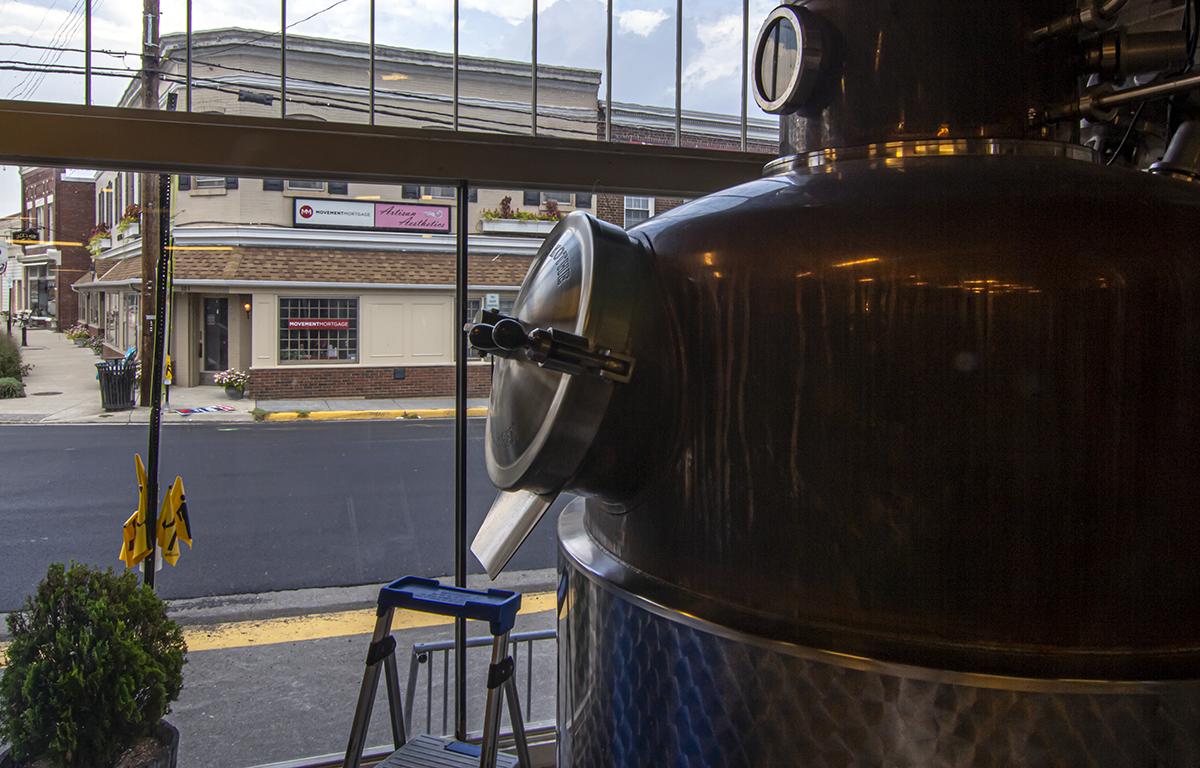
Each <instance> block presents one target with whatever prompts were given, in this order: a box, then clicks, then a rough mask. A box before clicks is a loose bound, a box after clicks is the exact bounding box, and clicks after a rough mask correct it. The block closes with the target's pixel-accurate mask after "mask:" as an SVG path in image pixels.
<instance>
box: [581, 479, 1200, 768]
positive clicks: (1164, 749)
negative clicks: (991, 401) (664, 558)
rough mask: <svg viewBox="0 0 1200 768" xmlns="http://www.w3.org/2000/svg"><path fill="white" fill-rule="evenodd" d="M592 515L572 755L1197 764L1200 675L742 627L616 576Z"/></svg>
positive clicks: (712, 763)
mask: <svg viewBox="0 0 1200 768" xmlns="http://www.w3.org/2000/svg"><path fill="white" fill-rule="evenodd" d="M582 512H583V506H582V504H581V503H575V504H572V505H571V506H570V507H568V509H567V510H566V511H565V512H564V513H563V514H562V516H561V517H560V520H559V571H560V577H561V579H562V581H561V582H560V590H559V601H560V607H559V623H558V633H559V634H558V638H559V676H558V679H559V690H558V723H559V751H558V764H559V765H561V766H572V767H573V768H592V767H593V766H595V767H597V768H599V767H600V766H605V767H607V766H647V765H655V766H696V767H697V768H700V767H701V766H703V768H717V767H718V766H793V765H794V766H806V767H808V768H819V767H821V766H850V765H857V766H883V765H888V766H904V765H911V766H924V767H943V766H944V767H947V768H948V767H950V766H1002V765H1023V766H1072V767H1074V766H1116V765H1121V766H1173V767H1175V766H1197V765H1200V682H1197V681H1185V682H1163V683H1155V682H1146V683H1110V682H1104V681H1061V680H1032V679H1026V678H1003V677H995V676H983V675H970V674H963V673H956V672H946V671H942V670H933V669H923V668H917V667H905V666H900V665H892V664H886V663H882V662H876V661H872V660H870V659H861V658H853V657H839V656H838V655H836V654H832V653H828V652H822V651H817V650H813V649H806V648H800V647H797V646H789V645H786V644H782V643H777V642H768V641H763V640H761V639H757V638H754V637H750V636H746V635H740V634H738V633H734V632H730V631H728V630H726V629H724V628H722V627H719V626H715V625H711V624H706V623H705V622H704V621H703V620H702V618H700V617H697V616H695V615H694V614H685V613H681V612H676V611H674V610H672V609H671V608H670V607H669V606H667V605H663V604H662V603H661V602H658V603H654V602H650V601H647V600H646V599H645V598H644V597H643V596H641V595H639V594H634V593H633V592H631V591H628V590H626V589H624V588H622V587H621V586H618V585H617V584H616V583H614V582H615V581H618V580H624V579H616V578H614V575H615V574H617V573H618V572H619V569H620V568H621V564H620V563H619V562H618V561H616V560H614V559H613V558H612V557H611V556H610V555H608V554H607V553H606V552H604V551H603V550H602V549H600V548H599V547H598V546H596V544H595V542H593V541H592V540H591V539H590V538H589V537H588V536H587V533H586V532H585V531H584V529H583V514H582ZM643 578H644V577H643ZM634 579H636V576H635V577H634ZM624 581H625V583H626V584H629V583H630V582H629V581H627V580H624ZM661 594H662V593H659V595H657V596H661Z"/></svg>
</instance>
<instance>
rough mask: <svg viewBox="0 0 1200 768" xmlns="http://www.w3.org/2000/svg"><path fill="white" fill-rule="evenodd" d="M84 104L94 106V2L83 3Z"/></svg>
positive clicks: (88, 0)
mask: <svg viewBox="0 0 1200 768" xmlns="http://www.w3.org/2000/svg"><path fill="white" fill-rule="evenodd" d="M83 103H84V104H85V105H87V106H89V107H90V106H92V0H84V3H83Z"/></svg>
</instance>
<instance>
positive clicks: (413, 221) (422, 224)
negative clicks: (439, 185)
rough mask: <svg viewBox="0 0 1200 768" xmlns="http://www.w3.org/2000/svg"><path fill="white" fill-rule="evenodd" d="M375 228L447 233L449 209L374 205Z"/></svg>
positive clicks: (431, 206) (428, 206)
mask: <svg viewBox="0 0 1200 768" xmlns="http://www.w3.org/2000/svg"><path fill="white" fill-rule="evenodd" d="M375 227H376V228H377V229H398V230H402V231H405V232H449V231H450V208H449V206H445V205H412V204H409V203H376V204H375Z"/></svg>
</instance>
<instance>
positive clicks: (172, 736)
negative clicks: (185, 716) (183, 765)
mask: <svg viewBox="0 0 1200 768" xmlns="http://www.w3.org/2000/svg"><path fill="white" fill-rule="evenodd" d="M153 735H154V738H155V739H157V740H158V742H159V743H160V744H162V745H163V751H162V752H160V753H159V754H158V756H157V757H154V758H152V759H150V760H148V761H147V762H144V763H142V764H141V765H140V766H138V768H175V765H176V761H177V760H178V757H179V731H178V730H176V728H175V726H173V725H171V724H170V723H168V722H167V721H166V720H159V721H158V725H157V726H155V728H154V734H153ZM0 768H16V763H15V762H14V761H13V759H12V757H11V756H10V755H9V754H8V750H7V749H5V750H3V751H0Z"/></svg>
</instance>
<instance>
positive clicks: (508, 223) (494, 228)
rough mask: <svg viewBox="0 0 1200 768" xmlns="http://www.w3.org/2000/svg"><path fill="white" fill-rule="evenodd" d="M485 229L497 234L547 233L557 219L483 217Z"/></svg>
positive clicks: (482, 222) (487, 231) (486, 231)
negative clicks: (526, 219) (534, 219)
mask: <svg viewBox="0 0 1200 768" xmlns="http://www.w3.org/2000/svg"><path fill="white" fill-rule="evenodd" d="M480 223H481V224H483V231H484V232H485V233H489V232H490V233H492V234H497V235H505V234H507V235H545V234H549V232H550V230H552V229H554V225H556V224H557V223H558V222H557V221H521V220H520V219H483V220H482V221H481V222H480Z"/></svg>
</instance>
